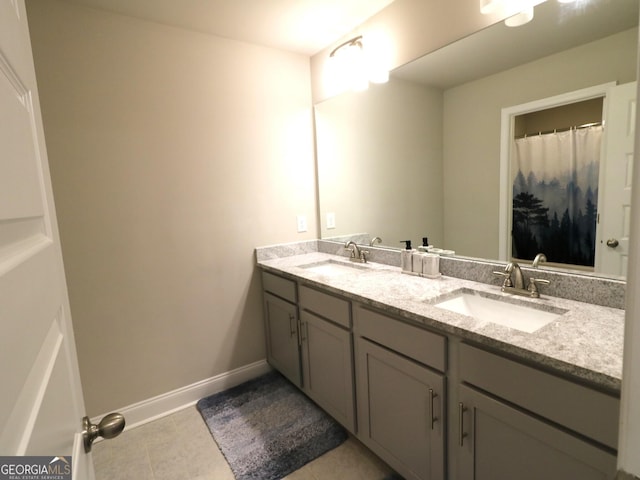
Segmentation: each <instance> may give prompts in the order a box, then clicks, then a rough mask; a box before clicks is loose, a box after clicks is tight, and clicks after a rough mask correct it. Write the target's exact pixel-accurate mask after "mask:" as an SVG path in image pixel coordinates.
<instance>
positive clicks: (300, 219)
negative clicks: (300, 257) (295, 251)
mask: <svg viewBox="0 0 640 480" xmlns="http://www.w3.org/2000/svg"><path fill="white" fill-rule="evenodd" d="M296 222H297V223H298V233H300V232H306V231H307V217H306V215H296Z"/></svg>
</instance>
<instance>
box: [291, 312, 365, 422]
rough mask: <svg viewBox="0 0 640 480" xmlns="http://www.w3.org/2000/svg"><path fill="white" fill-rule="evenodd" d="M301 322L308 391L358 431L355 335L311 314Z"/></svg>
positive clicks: (336, 417)
mask: <svg viewBox="0 0 640 480" xmlns="http://www.w3.org/2000/svg"><path fill="white" fill-rule="evenodd" d="M300 320H301V322H300V323H301V329H302V330H301V332H300V333H301V337H302V365H303V372H304V373H303V377H304V391H305V393H306V394H307V395H309V397H311V398H312V399H313V400H314V401H315V402H316V403H317V404H318V405H320V407H322V408H324V409H325V410H326V411H327V412H328V413H329V414H330V415H331V416H333V417H334V418H335V419H336V420H338V421H339V422H340V423H342V424H343V425H344V426H345V427H346V428H347V429H348V430H350V431H351V432H355V414H354V410H355V407H354V398H353V397H354V394H353V390H354V385H353V366H352V365H353V362H352V358H353V353H352V352H353V347H352V341H351V333H350V332H349V331H348V330H345V329H344V328H340V327H339V326H337V325H334V324H332V323H330V322H328V321H326V320H323V319H322V318H320V317H317V316H316V315H314V314H312V313H310V312H305V311H303V312H301V314H300Z"/></svg>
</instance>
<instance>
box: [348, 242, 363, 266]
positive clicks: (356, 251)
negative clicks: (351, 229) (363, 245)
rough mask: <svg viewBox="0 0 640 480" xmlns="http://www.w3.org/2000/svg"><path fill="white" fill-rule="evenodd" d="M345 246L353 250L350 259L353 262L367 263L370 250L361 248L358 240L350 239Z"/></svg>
mask: <svg viewBox="0 0 640 480" xmlns="http://www.w3.org/2000/svg"><path fill="white" fill-rule="evenodd" d="M344 248H345V250H349V251H350V252H351V255H350V256H349V260H351V261H352V262H359V263H367V255H368V254H369V252H368V251H366V250H360V247H358V244H357V243H356V242H354V241H352V240H349V241H348V242H347V243H345V244H344Z"/></svg>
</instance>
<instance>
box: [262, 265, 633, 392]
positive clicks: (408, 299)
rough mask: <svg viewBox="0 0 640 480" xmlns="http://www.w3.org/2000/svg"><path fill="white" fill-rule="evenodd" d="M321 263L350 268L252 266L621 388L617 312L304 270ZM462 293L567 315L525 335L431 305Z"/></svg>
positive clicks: (432, 283) (445, 281) (445, 284)
mask: <svg viewBox="0 0 640 480" xmlns="http://www.w3.org/2000/svg"><path fill="white" fill-rule="evenodd" d="M327 260H333V261H341V262H344V263H347V264H348V263H349V262H348V261H345V260H346V259H345V258H344V257H340V256H337V255H331V254H326V253H320V252H314V253H306V254H301V255H292V256H287V257H282V258H276V259H270V260H262V261H258V266H259V267H260V268H262V269H263V270H266V271H271V272H273V273H277V274H280V275H283V276H286V277H289V278H292V279H295V280H300V281H302V282H303V283H305V284H307V285H311V286H313V285H315V286H319V287H322V288H323V289H325V290H326V291H329V292H333V293H336V294H339V295H342V296H344V297H346V298H350V299H351V300H354V301H357V302H360V303H362V304H365V305H370V306H373V307H376V308H379V309H381V310H384V311H386V312H388V313H389V314H392V315H396V316H399V317H402V318H403V319H406V320H409V321H411V322H414V323H417V324H420V325H424V326H427V327H429V328H431V329H435V330H439V331H441V332H444V333H449V334H453V335H456V336H458V337H460V338H462V339H465V340H470V341H473V342H476V343H479V344H482V345H485V346H487V347H491V348H493V349H496V350H499V351H502V352H505V353H508V354H511V355H513V356H516V357H519V358H522V359H524V360H528V361H533V362H535V363H537V364H539V365H542V366H544V367H546V368H548V369H552V370H555V371H557V372H559V373H561V374H564V375H568V376H571V377H574V378H577V379H582V380H585V381H588V382H589V383H592V384H596V385H599V386H602V387H605V388H607V389H610V390H614V391H617V392H619V391H620V385H621V378H622V349H623V336H624V310H620V309H616V308H610V307H602V306H598V305H592V304H589V303H583V302H577V301H573V300H566V299H563V298H557V297H551V296H548V295H544V294H543V295H542V297H541V298H538V299H535V298H528V297H520V296H517V297H516V296H514V295H509V294H504V293H501V292H500V288H499V279H496V282H497V284H496V285H488V284H484V283H479V282H474V281H469V280H462V279H459V278H454V277H447V276H441V277H440V278H437V279H428V278H422V277H416V276H412V275H405V274H402V273H401V270H400V268H398V267H394V266H389V265H384V264H380V263H372V262H369V263H367V264H365V265H362V267H363V268H359V269H355V268H354V269H353V273H351V269H347V271H345V272H344V273H340V274H324V273H321V272H314V271H312V270H310V269H308V268H303V267H304V266H309V265H310V264H315V263H319V262H324V261H327ZM359 266H360V265H359ZM461 288H468V289H472V290H474V291H476V292H480V294H481V295H482V294H489V295H500V296H502V297H505V300H506V301H510V300H512V299H513V300H514V301H517V302H518V303H520V304H524V303H527V304H533V305H534V306H536V307H538V308H540V309H544V310H549V311H554V310H555V311H557V310H565V311H566V313H563V314H562V315H560V316H559V317H558V319H557V320H555V321H553V322H551V323H549V324H547V325H546V326H544V327H542V328H541V329H539V330H537V331H535V332H533V333H525V332H522V331H520V330H516V329H513V328H509V327H505V326H501V325H498V324H494V323H490V322H482V321H478V320H476V319H474V318H472V317H468V316H466V315H462V314H459V313H455V312H451V311H449V310H445V309H442V308H439V307H436V306H434V303H436V301H440V300H443V299H446V298H447V295H448V294H451V293H452V292H454V291H456V290H459V289H461ZM551 288H552V287H551ZM549 291H550V290H549ZM514 297H515V298H514Z"/></svg>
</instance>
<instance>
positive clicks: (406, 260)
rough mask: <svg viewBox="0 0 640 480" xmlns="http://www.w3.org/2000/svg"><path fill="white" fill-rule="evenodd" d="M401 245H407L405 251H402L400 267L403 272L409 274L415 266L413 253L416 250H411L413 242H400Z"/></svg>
mask: <svg viewBox="0 0 640 480" xmlns="http://www.w3.org/2000/svg"><path fill="white" fill-rule="evenodd" d="M400 243H404V244H405V249H404V250H401V251H400V266H401V267H402V271H403V272H406V273H409V272H411V267H412V265H413V261H412V260H413V253H414V252H415V250H414V249H413V248H411V240H400Z"/></svg>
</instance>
